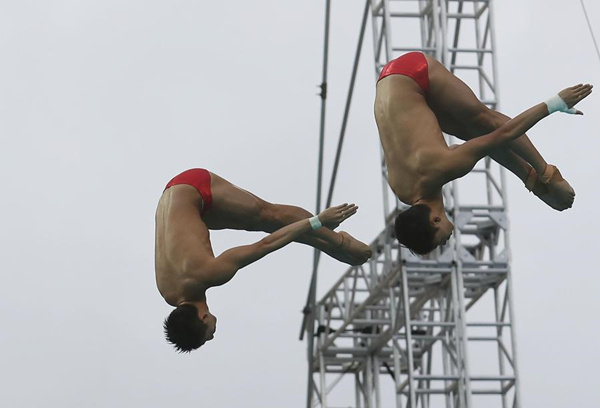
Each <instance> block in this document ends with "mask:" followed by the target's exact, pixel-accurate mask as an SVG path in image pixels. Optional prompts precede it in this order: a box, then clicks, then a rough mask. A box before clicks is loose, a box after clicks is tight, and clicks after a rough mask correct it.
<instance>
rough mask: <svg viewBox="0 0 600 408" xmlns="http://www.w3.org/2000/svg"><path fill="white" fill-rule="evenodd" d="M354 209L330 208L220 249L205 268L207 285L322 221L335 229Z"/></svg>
mask: <svg viewBox="0 0 600 408" xmlns="http://www.w3.org/2000/svg"><path fill="white" fill-rule="evenodd" d="M357 210H358V207H357V206H356V205H354V204H342V205H338V206H335V207H329V208H327V209H326V210H324V211H322V212H321V213H320V214H319V215H318V216H316V217H311V218H305V219H303V220H300V221H296V222H294V223H292V224H289V225H286V226H285V227H283V228H280V229H278V230H277V231H275V232H273V233H272V234H270V235H268V236H266V237H265V238H263V239H261V240H260V241H258V242H256V243H254V244H251V245H243V246H239V247H235V248H231V249H229V250H227V251H225V252H223V253H222V254H221V255H219V256H218V257H216V258H215V259H214V260H212V261H211V262H210V263H209V264H208V265H207V266H205V267H204V269H205V271H204V272H203V274H204V276H206V279H207V281H208V284H209V286H220V285H223V284H224V283H227V282H229V281H230V280H231V279H232V278H233V277H234V276H235V274H236V273H237V271H238V270H239V269H241V268H243V267H244V266H247V265H249V264H251V263H253V262H256V261H258V260H259V259H261V258H262V257H264V256H265V255H267V254H270V253H271V252H273V251H276V250H278V249H280V248H282V247H284V246H286V245H287V244H289V243H290V242H292V241H294V240H295V239H296V238H298V237H299V236H300V235H302V234H305V233H307V232H309V231H311V230H313V229H317V228H319V227H320V226H321V224H322V225H323V226H325V227H329V228H332V227H333V228H335V227H336V226H338V225H339V224H340V223H342V222H343V221H345V220H347V219H348V218H350V217H351V216H353V215H354V214H356V211H357ZM315 223H316V224H315Z"/></svg>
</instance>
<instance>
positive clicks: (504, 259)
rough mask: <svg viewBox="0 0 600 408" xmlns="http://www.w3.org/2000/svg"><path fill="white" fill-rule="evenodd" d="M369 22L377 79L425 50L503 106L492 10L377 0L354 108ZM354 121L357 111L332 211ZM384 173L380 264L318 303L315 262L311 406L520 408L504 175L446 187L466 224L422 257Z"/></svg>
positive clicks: (370, 3) (422, 0)
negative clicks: (389, 66) (412, 248)
mask: <svg viewBox="0 0 600 408" xmlns="http://www.w3.org/2000/svg"><path fill="white" fill-rule="evenodd" d="M330 1H331V0H327V3H326V13H325V15H326V24H325V47H324V67H323V84H322V86H321V87H322V90H323V92H322V94H321V96H322V103H323V105H322V111H321V113H322V117H321V152H320V156H319V157H320V160H319V182H318V198H317V210H319V209H320V200H321V199H320V194H321V186H322V181H321V178H322V166H323V140H324V136H325V135H324V125H323V124H324V121H325V111H326V109H325V103H326V90H327V58H328V47H329V18H330ZM369 16H370V18H369ZM369 20H370V23H371V26H372V30H373V48H374V57H375V65H374V66H375V78H377V76H378V74H379V72H380V70H381V68H382V67H383V66H384V65H385V64H386V63H387V62H388V61H389V60H391V59H393V58H396V57H397V56H399V55H401V54H402V53H404V52H407V51H422V52H424V53H428V54H430V55H433V56H435V57H436V58H437V59H438V60H439V61H440V62H442V63H443V64H444V65H446V67H447V68H448V69H450V70H451V71H452V72H453V73H455V74H456V75H457V76H459V77H460V78H461V79H462V80H463V81H464V82H466V83H467V84H468V85H469V86H470V87H471V88H472V89H473V91H474V92H475V93H476V94H478V95H479V97H480V99H481V100H482V101H483V102H484V103H485V104H487V105H488V106H489V107H491V108H493V109H497V108H498V88H497V75H496V59H495V58H496V57H495V44H494V20H493V1H492V0H488V1H481V0H480V1H475V0H367V1H366V2H365V9H364V14H363V19H362V22H361V25H360V35H359V41H358V45H357V52H356V55H355V59H354V63H353V66H354V68H353V71H352V78H351V84H350V91H349V92H348V100H347V107H349V105H350V100H351V98H352V89H353V86H354V81H355V79H356V76H357V67H358V61H359V59H360V54H361V52H360V50H361V48H362V47H363V39H364V36H365V32H366V27H367V25H368V24H367V23H368V22H369ZM348 115H349V109H346V110H345V113H344V118H343V119H342V131H341V133H340V140H339V142H338V155H337V156H336V159H335V163H334V171H333V177H332V180H331V183H330V187H329V196H328V203H327V204H328V205H329V204H330V201H331V196H332V192H333V188H334V185H335V180H336V177H337V166H338V163H339V160H340V152H341V144H342V142H343V136H344V132H345V127H346V123H347V121H348ZM447 137H448V136H447ZM450 139H451V138H450V137H448V141H449V142H450V143H452V142H453V141H452V140H450ZM381 165H382V167H381V170H382V171H381V174H382V183H383V198H384V208H383V213H384V217H385V219H386V227H385V229H384V230H383V231H382V232H381V233H380V234H379V235H378V236H377V237H376V239H375V240H374V241H373V242H372V243H371V247H372V249H373V251H374V256H373V258H372V259H371V260H370V261H369V262H368V263H366V264H364V265H362V266H359V267H352V268H350V269H348V270H347V271H346V273H344V275H343V276H342V277H341V278H340V279H339V280H338V281H337V283H336V284H335V285H334V286H333V287H332V288H331V289H330V290H329V291H327V293H326V294H325V295H324V296H323V297H322V298H321V299H320V300H318V301H317V300H316V278H317V270H318V264H319V262H318V261H319V254H318V253H315V262H314V270H313V281H312V283H311V288H310V291H309V296H308V301H307V306H306V308H305V321H304V324H303V328H304V330H305V331H306V335H307V340H308V360H309V370H308V371H309V373H308V398H307V407H309V408H310V407H317V406H321V407H341V406H344V407H348V406H350V405H348V404H353V405H352V406H354V407H356V408H362V407H365V408H371V407H383V406H396V407H410V408H415V407H421V408H430V407H442V406H445V407H446V408H454V407H460V408H462V407H468V408H470V407H485V408H488V407H495V406H497V407H502V408H507V407H509V406H510V407H519V406H520V403H519V400H520V398H519V381H518V370H517V358H516V349H515V344H516V335H515V330H514V327H513V324H512V322H513V321H514V308H513V296H512V287H511V278H510V246H509V234H508V230H509V224H508V217H507V210H506V188H505V180H504V170H503V169H502V168H501V167H500V166H498V165H497V164H496V163H495V162H493V161H491V160H490V159H489V158H486V159H484V160H482V161H481V162H480V163H479V164H478V165H477V166H476V168H475V169H474V170H473V171H472V172H471V173H470V174H469V175H468V176H466V177H464V178H462V179H460V180H458V181H454V182H452V183H450V184H448V185H447V186H445V187H444V191H443V194H444V200H445V203H446V207H447V211H448V213H449V214H450V216H451V218H452V220H453V222H454V224H455V225H456V228H455V232H454V235H453V236H454V238H453V239H451V240H450V241H449V242H448V244H447V245H446V246H444V247H441V248H439V249H437V250H436V251H434V252H433V253H432V254H430V255H428V256H427V257H424V258H422V257H418V256H415V255H413V254H411V253H410V252H409V251H408V250H406V249H405V248H401V247H399V245H398V242H397V241H396V240H395V239H394V238H393V232H392V231H393V221H394V218H395V215H396V213H397V211H401V210H403V209H404V208H406V206H404V205H403V204H401V203H399V202H398V200H397V199H395V196H394V195H393V194H392V193H391V191H390V190H389V187H388V186H387V181H386V175H387V171H386V168H385V164H384V162H383V155H382V158H381ZM459 192H460V194H459ZM348 378H349V379H350V380H349V381H348V380H347V379H348Z"/></svg>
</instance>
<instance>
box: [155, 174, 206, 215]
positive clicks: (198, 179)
mask: <svg viewBox="0 0 600 408" xmlns="http://www.w3.org/2000/svg"><path fill="white" fill-rule="evenodd" d="M178 184H187V185H189V186H192V187H194V188H195V189H196V190H198V192H199V193H200V196H201V197H202V211H201V212H200V215H204V213H205V212H207V211H208V210H209V209H210V206H211V205H212V192H211V191H210V173H209V172H208V170H204V169H190V170H186V171H184V172H183V173H181V174H178V175H177V176H175V177H173V179H172V180H171V181H169V183H168V184H167V186H166V187H165V190H167V189H168V188H169V187H173V186H176V185H178Z"/></svg>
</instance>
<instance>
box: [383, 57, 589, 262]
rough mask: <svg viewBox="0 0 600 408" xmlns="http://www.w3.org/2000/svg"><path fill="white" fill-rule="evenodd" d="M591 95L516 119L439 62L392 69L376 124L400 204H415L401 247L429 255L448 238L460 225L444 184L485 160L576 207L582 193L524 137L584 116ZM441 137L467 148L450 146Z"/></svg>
mask: <svg viewBox="0 0 600 408" xmlns="http://www.w3.org/2000/svg"><path fill="white" fill-rule="evenodd" d="M591 92H592V86H591V85H589V84H587V85H576V86H574V87H571V88H567V89H565V90H563V91H561V92H560V93H559V94H558V95H554V96H553V97H552V98H550V99H549V100H548V101H546V102H545V103H540V104H538V105H536V106H534V107H532V108H530V109H528V110H526V111H525V112H523V113H521V114H520V115H518V116H517V117H515V118H514V119H510V118H509V117H507V116H506V115H503V114H502V113H500V112H497V111H494V110H491V109H489V108H487V107H486V106H485V105H484V104H482V103H481V102H480V101H479V100H478V99H477V97H476V96H475V94H473V92H472V91H471V89H470V88H469V87H468V86H467V85H466V84H465V83H464V82H462V81H461V80H460V79H458V78H457V77H455V76H454V75H453V74H452V73H450V72H449V71H448V70H447V69H446V68H445V67H444V66H443V65H442V64H440V63H439V62H438V61H437V60H435V59H434V58H431V57H429V56H426V55H424V54H422V53H418V52H412V53H408V54H405V55H403V56H401V57H400V58H397V59H395V60H393V61H391V62H390V63H388V64H387V65H386V66H385V67H384V69H383V70H382V72H381V75H380V78H379V80H378V82H377V95H376V98H375V119H376V121H377V127H378V129H379V135H380V138H381V144H382V146H383V150H384V158H385V163H386V166H387V170H388V183H389V184H390V187H391V188H392V190H393V191H394V193H395V194H396V196H397V197H398V199H399V200H400V201H402V202H404V203H406V204H408V205H411V206H412V207H410V208H409V209H407V210H406V211H403V212H402V213H400V214H399V215H398V217H397V218H396V225H395V228H396V237H397V238H398V240H399V241H400V243H402V244H403V245H405V246H406V247H408V248H409V249H411V250H412V251H413V252H415V253H418V254H426V253H429V252H431V251H432V250H433V249H435V247H436V246H438V245H441V244H444V243H445V242H446V241H447V240H448V239H449V237H450V235H451V234H452V231H453V229H454V225H453V224H452V223H451V222H450V220H448V218H447V216H446V212H445V209H444V202H443V197H442V186H443V185H444V184H446V183H448V182H449V181H451V180H454V179H457V178H460V177H462V176H464V175H466V174H467V173H468V172H470V171H471V170H472V169H473V167H474V166H475V164H476V163H477V161H479V160H480V159H481V158H483V157H485V156H490V157H491V158H492V159H493V160H495V161H496V162H498V163H499V164H501V165H502V166H504V167H505V168H507V169H508V170H510V171H511V172H512V173H514V174H515V175H516V176H517V177H519V178H520V179H521V180H522V181H523V182H524V184H525V186H526V187H527V189H528V190H530V191H532V192H533V193H534V194H535V195H536V196H538V197H539V198H540V199H541V200H543V201H544V202H545V203H546V204H548V205H549V206H550V207H552V208H554V209H555V210H558V211H563V210H565V209H567V208H570V207H571V206H572V205H573V201H574V199H575V192H574V191H573V189H572V188H571V186H570V185H569V183H568V182H567V181H566V180H564V179H563V178H562V176H561V174H560V172H559V171H558V169H557V168H556V167H555V166H553V165H551V164H548V163H546V161H545V160H544V158H543V157H542V156H541V155H540V153H539V152H538V151H537V150H536V148H535V147H534V146H533V144H532V143H531V141H530V140H529V138H528V137H527V135H525V132H526V131H527V130H529V129H530V128H531V127H532V126H533V125H535V124H536V123H537V122H538V121H539V120H541V119H543V118H544V117H546V116H548V115H549V114H550V113H552V112H555V111H562V112H566V113H573V114H581V112H580V111H577V110H575V109H574V108H573V106H574V105H575V104H577V103H578V102H580V101H581V100H582V99H584V98H585V97H587V96H588V95H589V94H590V93H591ZM442 132H445V133H448V134H451V135H454V136H456V137H458V138H460V139H462V140H465V143H463V144H461V145H453V146H450V147H449V146H448V145H447V144H446V142H445V140H444V137H443V135H442Z"/></svg>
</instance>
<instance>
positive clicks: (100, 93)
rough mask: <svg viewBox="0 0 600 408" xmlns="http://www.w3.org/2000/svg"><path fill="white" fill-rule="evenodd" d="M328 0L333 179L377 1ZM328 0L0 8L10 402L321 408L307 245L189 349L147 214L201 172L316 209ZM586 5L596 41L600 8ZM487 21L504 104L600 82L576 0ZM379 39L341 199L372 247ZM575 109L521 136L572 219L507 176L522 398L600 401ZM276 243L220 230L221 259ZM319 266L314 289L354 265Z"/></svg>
mask: <svg viewBox="0 0 600 408" xmlns="http://www.w3.org/2000/svg"><path fill="white" fill-rule="evenodd" d="M333 3H334V8H333V13H334V18H335V20H334V22H333V25H332V52H331V60H330V63H331V66H330V68H331V69H330V74H329V75H330V77H329V78H330V94H331V99H330V103H329V112H330V113H331V114H332V115H331V116H330V118H331V119H330V121H331V122H330V124H331V126H330V127H329V129H330V130H331V132H330V133H329V137H330V143H329V144H328V153H327V154H328V156H327V157H328V161H327V167H326V169H327V170H326V172H327V174H326V176H327V178H328V176H329V173H330V169H331V163H332V160H331V158H332V157H333V147H334V145H335V140H336V139H337V132H338V129H339V122H340V120H339V118H340V115H339V113H340V112H341V110H342V100H343V98H344V97H345V93H346V89H347V86H348V76H349V73H350V69H351V63H352V59H353V55H354V54H353V53H354V49H355V44H356V39H357V36H358V29H359V24H360V18H361V13H362V8H363V4H364V3H363V2H362V1H344V2H342V1H334V2H333ZM323 4H324V2H323V1H321V0H310V1H295V2H291V1H274V0H273V1H266V0H262V1H235V0H234V1H228V2H193V1H169V2H166V1H141V0H137V1H134V0H129V1H127V2H123V1H115V0H102V1H89V0H85V1H58V0H56V1H52V2H48V1H26V0H20V1H1V2H0V56H1V58H2V63H1V64H0V87H1V88H0V138H1V141H2V148H1V149H0V182H1V184H2V186H3V194H2V200H1V201H0V245H1V248H2V250H1V257H2V269H1V277H2V280H1V284H0V322H1V324H2V326H3V328H2V335H0V405H1V406H10V407H15V408H16V407H39V406H45V407H73V408H74V407H163V406H167V405H168V406H209V407H215V408H220V407H302V406H304V405H305V399H306V357H305V356H306V348H305V343H304V342H299V341H298V333H299V329H300V322H301V314H300V310H301V308H302V307H303V305H304V302H305V299H306V294H307V288H308V283H309V276H310V268H311V265H312V249H311V248H309V247H305V246H301V245H298V244H295V245H291V246H288V247H286V248H285V249H283V250H282V251H279V252H278V253H275V254H272V255H269V256H268V257H267V258H265V259H264V260H262V261H260V262H259V263H257V264H254V265H251V266H249V267H247V268H245V269H244V270H242V271H241V272H240V273H239V275H238V276H236V278H235V279H234V280H233V281H232V282H231V283H229V284H228V285H226V286H224V287H222V288H216V289H213V290H211V291H209V292H208V302H209V305H210V307H211V310H212V311H213V313H215V314H216V315H217V316H218V318H219V327H218V332H217V334H216V338H215V340H214V341H213V342H211V343H209V344H207V345H206V346H204V347H203V348H202V349H200V350H199V351H196V352H194V353H192V354H190V355H178V354H176V353H175V352H173V350H172V348H171V346H169V345H168V344H167V343H166V342H165V340H164V337H163V334H162V328H161V324H162V320H163V319H164V317H165V316H166V315H167V314H168V313H169V312H170V310H171V308H170V307H169V306H168V305H167V304H166V303H165V302H164V301H163V300H162V298H161V297H160V295H159V294H158V292H157V290H156V287H155V283H154V271H153V238H154V237H153V234H154V211H155V208H156V203H157V200H158V198H159V196H160V194H161V192H162V189H163V188H164V185H165V184H166V182H167V181H168V180H169V179H170V178H171V177H172V176H174V175H175V174H177V173H178V172H180V171H182V170H185V169H187V168H190V167H205V168H208V169H210V170H211V171H213V172H215V173H218V174H220V175H221V176H223V177H226V178H227V179H229V180H230V181H232V182H234V183H235V184H238V185H239V186H241V187H243V188H246V189H248V190H250V191H252V192H254V193H255V194H257V195H259V196H261V197H263V198H265V199H267V200H269V201H273V202H282V203H293V204H296V205H300V206H303V207H305V208H307V209H309V210H311V211H313V210H314V206H315V189H316V186H315V183H316V168H317V151H318V124H319V109H320V100H319V98H318V97H317V96H316V93H317V92H318V89H317V87H316V85H317V84H319V83H320V81H321V64H322V31H323V10H324V6H323ZM586 5H587V7H588V13H589V15H590V18H591V21H592V24H593V25H594V27H595V31H596V35H597V36H599V37H600V4H598V3H596V2H593V1H587V2H586ZM495 10H496V27H497V31H496V36H497V47H498V61H499V80H500V93H501V103H502V107H503V111H504V112H505V113H507V114H509V115H516V114H518V113H519V112H521V111H522V110H524V109H526V108H528V107H530V106H532V105H534V104H535V103H538V102H540V101H542V100H544V99H546V98H547V97H549V96H551V95H552V94H554V93H556V92H558V91H559V90H561V89H563V88H564V87H566V86H570V85H573V84H576V83H578V82H591V83H594V84H596V85H598V84H600V61H598V58H597V56H596V55H595V52H594V49H593V44H592V40H591V38H590V35H589V32H588V28H587V26H586V24H585V20H584V16H583V13H582V10H581V7H580V3H579V1H576V0H571V1H558V0H551V1H548V0H535V1H533V0H531V1H527V2H522V1H517V0H509V1H497V2H496V5H495ZM368 29H369V31H368V32H367V35H368V37H367V38H366V41H367V42H366V44H367V46H366V47H365V49H364V51H363V63H362V64H361V70H360V72H359V78H360V79H359V82H358V84H357V89H356V98H355V101H354V103H353V109H352V116H351V122H350V124H349V130H348V134H347V142H346V145H345V146H344V152H343V157H342V164H341V168H340V175H339V178H338V188H337V189H336V194H335V199H334V202H335V203H340V202H345V201H354V202H356V203H357V204H358V205H359V206H360V210H359V213H358V215H356V216H355V217H354V218H353V219H351V220H350V221H348V222H347V223H346V224H345V225H343V226H342V229H345V230H348V231H349V232H351V233H352V234H354V235H355V236H357V237H359V238H362V239H363V240H364V241H368V242H370V241H371V240H372V239H373V238H374V237H375V235H376V234H377V233H379V232H380V230H381V229H382V227H383V221H382V219H383V217H382V212H381V181H380V178H379V177H378V174H379V167H378V166H379V165H378V160H379V144H378V143H379V142H378V138H377V133H376V128H375V122H374V119H373V115H372V102H373V95H374V86H373V81H374V76H373V75H374V74H373V68H372V49H371V48H370V47H371V37H370V35H371V32H370V27H369V28H368ZM336 92H337V93H338V94H339V95H340V96H337V97H336V96H335V93H336ZM597 92H598V91H597ZM580 109H581V110H582V111H584V112H585V113H586V115H585V116H583V117H571V116H567V115H561V114H555V115H553V116H552V117H551V118H548V119H546V120H544V121H543V122H542V123H540V124H539V125H537V126H536V127H535V128H534V129H533V131H531V132H530V133H529V135H530V137H531V139H532V140H533V141H534V143H535V144H536V145H537V146H538V148H539V149H540V150H541V152H542V154H543V155H544V156H545V157H546V159H547V160H548V161H549V162H551V163H555V164H557V165H558V166H559V167H560V169H561V171H562V173H563V175H564V176H565V177H566V178H567V179H568V180H569V181H570V182H571V184H572V185H573V186H574V188H575V189H576V191H577V200H576V203H575V206H574V208H573V209H571V210H570V211H567V212H564V213H558V212H554V211H553V210H551V209H549V208H548V207H546V206H545V205H544V204H543V203H541V202H540V201H539V200H537V199H536V198H535V197H533V196H532V195H530V194H528V193H527V192H526V191H525V189H524V188H523V187H522V185H521V184H520V182H519V181H518V180H517V179H516V178H514V177H510V178H509V194H510V201H509V203H510V217H511V228H512V229H511V242H512V253H513V264H512V265H513V271H514V273H513V275H514V288H515V303H516V312H517V321H516V324H517V330H518V341H519V342H518V352H519V368H520V370H521V382H522V397H523V402H524V406H529V407H542V406H543V407H564V406H577V407H594V406H597V402H596V401H597V400H599V399H600V391H599V389H598V384H599V383H598V367H599V364H598V363H599V361H600V357H599V353H600V352H598V350H597V344H599V343H600V325H599V324H598V323H599V318H598V301H597V297H598V293H599V291H600V276H599V272H598V270H597V269H598V266H599V265H600V255H599V251H598V249H597V243H598V240H597V239H596V237H597V235H598V231H599V230H600V219H599V217H598V210H597V203H598V202H599V201H600V192H599V190H598V176H599V175H600V171H599V170H598V165H597V162H598V153H599V151H600V149H599V148H600V140H599V139H598V129H599V128H600V95H598V94H597V93H596V94H593V95H592V96H591V97H590V98H589V100H587V101H585V102H583V103H582V104H581V106H580ZM261 236H263V235H262V234H251V233H246V232H215V233H213V235H212V237H213V245H214V249H215V252H217V253H220V252H221V251H223V250H224V249H226V248H228V247H230V246H233V245H237V244H242V243H249V242H253V241H255V240H258V239H259V238H260V237H261ZM323 265H324V266H325V268H323V269H321V273H322V275H323V278H322V279H321V281H320V283H319V285H320V286H319V288H320V293H322V292H323V291H324V290H325V289H327V288H329V286H330V285H331V284H332V282H333V281H334V280H335V279H337V277H339V276H340V275H341V274H342V273H343V272H344V271H345V269H346V268H345V267H344V266H343V265H341V264H337V263H335V262H330V261H328V260H327V261H325V262H324V263H323Z"/></svg>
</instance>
